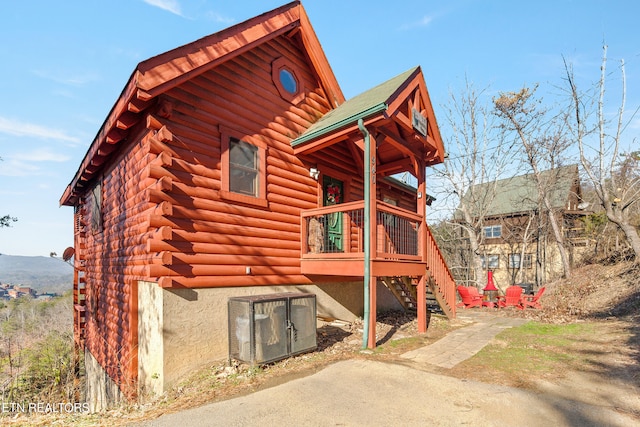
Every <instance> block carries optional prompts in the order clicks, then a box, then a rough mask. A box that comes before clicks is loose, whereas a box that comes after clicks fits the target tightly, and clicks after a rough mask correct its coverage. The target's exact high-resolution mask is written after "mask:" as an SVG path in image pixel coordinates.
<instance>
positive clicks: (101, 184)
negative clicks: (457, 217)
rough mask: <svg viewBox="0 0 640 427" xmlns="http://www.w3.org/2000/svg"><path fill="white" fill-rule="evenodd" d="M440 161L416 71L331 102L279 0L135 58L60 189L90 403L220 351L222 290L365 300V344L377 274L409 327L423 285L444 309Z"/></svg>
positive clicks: (303, 23)
mask: <svg viewBox="0 0 640 427" xmlns="http://www.w3.org/2000/svg"><path fill="white" fill-rule="evenodd" d="M363 72H364V71H363ZM443 159H444V148H443V145H442V140H441V137H440V134H439V130H438V127H437V123H436V120H435V117H434V113H433V109H432V106H431V102H430V100H429V95H428V92H427V88H426V85H425V82H424V77H423V74H422V71H421V70H420V68H419V67H417V68H413V69H410V70H408V71H406V72H404V73H402V74H400V75H398V76H397V77H395V78H393V79H391V80H389V81H387V82H385V83H383V84H381V85H379V86H377V87H375V88H373V89H371V90H370V91H367V92H365V93H364V94H362V95H360V96H357V97H355V98H353V99H352V100H349V101H347V102H345V99H344V97H343V94H342V91H341V89H340V87H339V86H338V83H337V81H336V79H335V76H334V75H333V72H332V71H331V67H330V66H329V64H328V63H327V60H326V57H325V55H324V53H323V51H322V48H321V46H320V43H319V41H318V40H317V38H316V35H315V33H314V31H313V28H312V27H311V24H310V23H309V20H308V18H307V16H306V13H305V11H304V9H303V7H302V5H301V4H300V2H297V1H295V2H292V3H289V4H287V5H284V6H282V7H280V8H278V9H275V10H273V11H270V12H267V13H265V14H262V15H260V16H258V17H255V18H252V19H250V20H248V21H246V22H243V23H240V24H238V25H235V26H233V27H230V28H228V29H226V30H223V31H220V32H219V33H216V34H213V35H210V36H208V37H205V38H203V39H200V40H198V41H195V42H193V43H191V44H188V45H185V46H182V47H179V48H177V49H175V50H172V51H169V52H166V53H163V54H161V55H158V56H156V57H154V58H151V59H149V60H147V61H144V62H142V63H140V64H139V65H138V66H137V68H136V70H135V71H134V72H133V74H132V75H131V78H130V79H129V81H128V82H127V83H126V86H125V88H124V90H123V91H122V93H121V95H120V97H119V98H118V100H117V102H116V103H115V105H114V106H113V108H112V110H111V111H110V113H109V115H108V116H107V118H106V120H105V121H104V124H103V125H102V127H101V128H100V129H99V131H98V132H97V136H96V138H95V139H94V141H93V142H92V144H91V146H90V147H89V149H88V151H87V153H86V155H85V157H84V159H83V160H82V163H81V164H80V167H79V169H78V171H77V172H76V174H75V176H74V177H73V180H72V181H71V183H70V184H69V186H68V187H67V188H66V190H65V191H64V194H63V196H62V198H61V204H63V205H66V206H73V208H74V212H75V240H74V246H75V247H74V249H75V251H74V265H75V276H74V293H75V294H74V303H75V317H74V322H75V338H76V342H77V344H78V346H79V348H80V349H81V350H82V351H84V360H85V368H86V376H87V391H86V395H87V399H88V401H89V402H90V403H91V405H92V407H93V408H94V409H99V408H101V407H104V405H106V404H109V403H110V402H113V401H117V400H119V399H121V398H123V397H125V398H134V397H135V396H136V395H138V394H140V393H147V392H151V393H162V392H164V391H166V390H167V389H168V388H169V387H171V386H172V385H174V384H176V382H177V381H178V380H180V379H181V378H183V377H184V376H186V375H187V374H189V373H191V372H193V370H194V369H195V368H198V367H201V366H203V365H205V364H207V363H211V362H212V361H215V360H220V359H224V358H226V357H227V356H228V342H229V341H228V339H229V337H228V336H227V335H228V319H227V302H228V300H229V298H230V297H238V296H248V295H261V294H270V293H278V292H288V291H295V292H301V291H302V292H308V293H313V294H315V295H316V297H317V311H318V314H319V315H322V316H324V317H329V318H338V319H345V320H353V319H355V318H357V317H359V316H364V315H365V314H366V313H368V316H366V317H365V319H364V321H365V323H366V324H367V325H370V328H369V334H368V336H367V337H366V338H367V344H368V345H369V346H370V347H372V346H375V319H376V312H377V311H378V310H380V309H385V308H394V307H395V308H399V307H401V305H400V304H399V302H398V301H397V300H396V299H394V298H393V294H392V293H391V292H389V291H388V290H387V288H386V287H385V286H384V285H383V283H386V284H388V283H390V282H391V280H389V279H388V277H403V278H405V279H406V280H405V281H404V283H405V284H407V286H409V287H410V288H412V289H413V292H414V294H415V295H416V296H415V299H416V302H417V312H418V321H419V328H420V330H422V331H424V330H426V323H427V320H426V319H427V313H426V292H427V288H430V289H431V290H432V291H433V292H434V293H435V296H436V298H438V299H439V301H440V303H441V305H442V306H443V309H444V310H445V312H446V313H448V314H449V315H450V316H453V315H455V308H454V306H455V289H454V283H453V281H452V278H451V276H450V274H449V271H448V269H447V267H446V264H445V263H444V261H443V258H442V256H441V255H440V253H439V250H438V248H437V246H436V245H435V241H434V240H433V238H432V236H431V234H430V231H429V229H428V227H427V225H426V222H425V210H426V204H427V202H428V201H430V200H429V198H428V197H427V194H426V191H425V189H426V183H425V168H426V166H429V165H433V164H437V163H440V162H442V161H443ZM405 172H409V173H411V174H412V175H413V176H415V177H416V178H417V190H416V189H415V188H411V187H409V186H407V185H405V184H403V183H401V182H399V181H397V180H395V179H392V178H391V175H395V174H400V173H405ZM407 278H409V279H407ZM399 286H401V284H400V285H399ZM368 308H370V309H369V310H367V309H368Z"/></svg>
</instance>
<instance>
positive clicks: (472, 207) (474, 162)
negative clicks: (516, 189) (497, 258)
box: [435, 80, 512, 287]
mask: <svg viewBox="0 0 640 427" xmlns="http://www.w3.org/2000/svg"><path fill="white" fill-rule="evenodd" d="M465 83H466V85H465V88H464V89H463V90H462V91H461V93H460V95H456V94H454V93H451V94H450V102H449V105H448V106H447V107H445V108H446V118H447V121H448V123H449V126H450V128H451V136H450V137H449V141H448V144H447V146H448V147H449V153H448V158H447V159H446V160H445V162H444V164H443V165H441V166H440V167H439V168H436V169H435V172H436V173H437V174H438V176H439V178H440V179H441V180H443V181H444V182H445V183H446V184H445V185H446V187H447V189H448V190H447V191H448V192H449V194H450V193H451V188H453V196H454V197H455V198H456V199H458V200H457V202H458V204H457V210H456V212H455V214H454V221H453V222H452V224H454V225H455V226H457V227H459V228H460V229H461V230H462V232H461V234H462V235H464V236H466V238H464V239H465V240H466V241H467V242H468V248H469V251H470V253H471V257H470V261H471V264H472V270H473V272H474V274H473V275H472V277H470V278H469V279H470V280H469V281H470V282H471V283H473V284H475V286H478V287H479V286H480V285H481V284H482V283H481V278H482V277H483V276H484V274H483V267H482V259H481V253H480V247H481V245H482V243H483V241H484V235H483V221H484V217H485V214H486V212H487V211H488V209H489V208H490V206H491V203H492V201H493V200H494V198H495V195H496V191H497V188H496V187H497V180H498V178H499V177H500V176H501V174H502V173H503V171H504V169H505V167H506V166H507V164H509V163H511V162H512V159H511V158H510V156H509V153H508V151H509V149H510V147H509V146H507V145H505V144H503V143H502V141H501V140H500V139H499V138H498V137H497V135H496V132H495V130H496V128H495V126H494V125H493V121H494V120H495V118H494V116H493V115H492V114H491V112H490V110H489V109H488V108H487V107H486V106H485V105H482V103H481V99H482V97H483V96H484V94H485V91H486V89H483V90H480V91H477V90H476V89H475V87H474V86H473V84H472V83H470V82H469V81H468V80H466V81H465ZM480 184H483V185H480Z"/></svg>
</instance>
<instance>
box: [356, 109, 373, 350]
mask: <svg viewBox="0 0 640 427" xmlns="http://www.w3.org/2000/svg"><path fill="white" fill-rule="evenodd" d="M358 129H360V132H362V135H363V136H364V316H363V319H362V320H363V332H362V348H367V344H368V341H369V314H370V312H371V307H370V305H371V304H370V303H371V301H370V296H369V281H370V280H371V268H370V264H371V262H370V261H371V213H370V209H369V205H370V203H371V159H370V157H371V136H370V134H369V131H368V130H367V128H366V127H364V122H363V121H362V119H358Z"/></svg>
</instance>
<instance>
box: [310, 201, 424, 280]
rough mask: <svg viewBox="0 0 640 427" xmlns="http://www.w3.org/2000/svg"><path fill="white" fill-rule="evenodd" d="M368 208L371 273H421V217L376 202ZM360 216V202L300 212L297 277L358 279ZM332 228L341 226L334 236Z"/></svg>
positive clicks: (362, 266) (362, 211)
mask: <svg viewBox="0 0 640 427" xmlns="http://www.w3.org/2000/svg"><path fill="white" fill-rule="evenodd" d="M373 205H374V207H375V215H372V216H371V222H372V224H371V229H372V230H374V234H375V236H373V237H372V239H371V275H373V276H377V277H380V276H421V275H423V274H425V271H426V268H427V264H426V262H425V261H423V254H422V251H423V249H422V248H424V247H425V245H424V244H422V243H421V242H420V240H421V239H420V234H421V231H422V230H421V229H420V228H421V227H424V226H425V225H424V221H423V220H422V218H421V216H420V215H418V214H416V213H414V212H410V211H408V210H405V209H402V208H399V207H396V206H393V205H390V204H387V203H385V202H382V201H379V200H377V201H375V202H374V203H373ZM364 216H365V204H364V201H363V200H360V201H356V202H350V203H343V204H338V205H333V206H325V207H321V208H317V209H310V210H307V211H304V212H302V214H301V235H302V243H303V244H302V256H301V268H302V274H308V275H339V276H354V277H364V269H365V251H364V235H365V227H364ZM335 224H340V225H341V227H339V229H340V232H331V231H330V229H331V228H332V225H333V226H334V227H335Z"/></svg>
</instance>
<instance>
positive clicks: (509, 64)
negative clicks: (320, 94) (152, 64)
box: [0, 0, 640, 256]
mask: <svg viewBox="0 0 640 427" xmlns="http://www.w3.org/2000/svg"><path fill="white" fill-rule="evenodd" d="M285 3H286V2H285V1H272V0H260V1H241V0H236V1H214V0H109V1H97V0H96V1H86V0H64V1H53V0H21V1H6V2H2V5H1V6H0V59H1V60H0V63H1V64H2V66H1V67H0V157H2V160H3V161H1V162H0V216H2V215H6V214H11V215H12V216H15V217H18V219H19V221H18V222H16V223H14V224H13V226H12V227H11V228H3V229H0V253H2V254H9V255H44V256H48V255H49V253H50V252H52V251H55V252H57V253H58V254H61V253H62V251H63V250H64V249H65V248H66V247H67V246H72V245H73V221H72V208H70V207H59V199H60V196H61V195H62V192H63V191H64V189H65V187H66V186H67V184H68V183H69V182H70V180H71V179H72V177H73V175H74V174H75V172H76V170H77V168H78V165H79V164H80V161H81V160H82V158H83V157H84V154H85V153H86V150H87V148H88V146H89V144H90V143H91V141H92V140H93V137H94V136H95V134H96V132H97V131H98V129H99V127H100V125H101V124H102V122H103V121H104V119H105V117H106V115H107V114H108V112H109V110H110V109H111V107H112V106H113V103H114V102H115V100H116V99H117V97H118V95H119V94H120V92H121V90H122V88H123V87H124V84H125V83H126V81H127V80H128V78H129V76H130V75H131V73H132V71H133V70H134V68H135V66H136V64H137V63H139V62H141V61H143V60H145V59H147V58H150V57H152V56H155V55H158V54H160V53H162V52H165V51H167V50H170V49H172V48H175V47H177V46H180V45H183V44H187V43H189V42H191V41H194V40H197V39H199V38H201V37H204V36H206V35H208V34H211V33H214V32H217V31H219V30H221V29H223V28H226V27H228V26H231V25H233V24H236V23H239V22H242V21H244V20H246V19H248V18H251V17H253V16H255V15H258V14H260V13H263V12H266V11H268V10H271V9H273V8H276V7H278V6H280V5H282V4H285ZM303 5H304V7H305V9H306V10H307V13H308V15H309V18H310V20H311V23H312V25H313V27H314V29H315V30H316V33H317V35H318V38H319V39H320V42H321V44H322V46H323V48H324V50H325V53H326V55H327V58H328V59H329V62H330V63H331V66H332V68H333V71H334V73H335V74H336V77H337V79H338V82H339V83H340V85H341V87H342V89H343V92H344V93H345V95H346V97H347V98H350V97H352V96H355V95H357V94H358V93H360V92H362V91H364V90H367V89H369V88H371V87H373V86H375V85H377V84H379V83H381V82H383V81H385V80H387V79H389V78H391V77H394V76H395V75H397V74H399V73H401V72H403V71H405V70H407V69H409V68H410V67H413V66H415V65H420V66H421V67H422V69H423V72H424V74H425V79H426V82H427V87H428V89H429V92H430V95H431V99H432V102H433V104H434V107H435V110H436V116H438V117H439V122H440V125H441V126H442V125H443V122H444V117H443V113H442V105H444V104H445V103H446V102H447V101H448V96H449V95H448V94H449V92H450V91H454V92H455V91H459V90H460V88H461V87H462V86H463V84H464V78H465V76H466V77H467V78H468V79H469V80H470V81H472V82H474V85H476V86H477V87H480V88H482V87H486V86H489V87H490V89H491V91H492V92H493V93H497V92H498V91H510V90H518V89H520V88H521V87H522V86H523V85H533V84H536V83H540V84H542V85H547V86H548V87H551V86H552V85H554V84H560V83H561V78H562V72H563V66H562V56H563V55H564V56H565V57H566V58H568V59H569V60H570V61H571V62H572V63H573V64H574V67H575V71H576V74H577V75H578V77H580V78H583V79H585V81H595V80H596V79H597V78H598V73H599V66H600V59H601V54H602V43H603V42H606V43H607V45H608V46H609V51H608V56H609V61H610V67H612V68H613V65H614V62H615V61H618V60H620V59H623V58H624V60H625V63H626V71H627V80H628V81H627V86H628V87H627V98H628V99H627V104H628V105H627V109H628V110H635V109H636V108H637V106H638V105H639V104H640V31H638V26H637V20H638V16H640V3H638V2H635V1H620V0H607V1H604V0H602V1H600V0H598V1H596V0H539V1H536V2H530V1H514V0H503V1H491V0H485V1H480V0H449V1H446V2H445V1H430V0H408V1H404V0H397V1H395V2H388V1H384V2H383V1H377V0H366V1H365V0H340V1H335V0H303ZM612 90H613V88H612ZM639 127H640V126H636V125H635V124H634V125H632V126H630V129H631V130H632V131H634V132H636V133H637V132H638V128H639ZM443 132H444V133H445V136H446V130H443Z"/></svg>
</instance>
